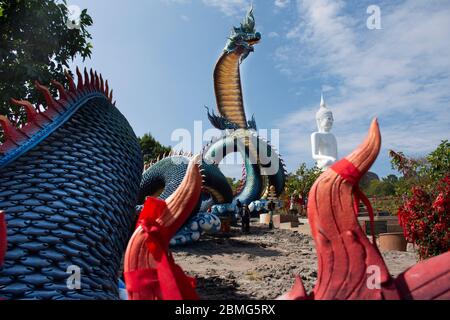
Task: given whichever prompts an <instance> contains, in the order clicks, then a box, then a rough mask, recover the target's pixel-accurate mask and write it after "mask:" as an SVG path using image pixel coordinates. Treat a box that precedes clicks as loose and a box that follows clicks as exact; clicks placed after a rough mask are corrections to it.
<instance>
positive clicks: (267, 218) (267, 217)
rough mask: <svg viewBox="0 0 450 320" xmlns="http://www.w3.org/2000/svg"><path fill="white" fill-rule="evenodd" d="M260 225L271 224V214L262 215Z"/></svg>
mask: <svg viewBox="0 0 450 320" xmlns="http://www.w3.org/2000/svg"><path fill="white" fill-rule="evenodd" d="M259 223H261V224H267V225H268V224H269V223H270V214H267V213H262V214H260V215H259Z"/></svg>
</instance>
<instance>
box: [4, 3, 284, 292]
mask: <svg viewBox="0 0 450 320" xmlns="http://www.w3.org/2000/svg"><path fill="white" fill-rule="evenodd" d="M260 38H261V35H260V34H259V33H258V32H256V31H255V20H254V17H253V13H252V10H250V11H249V13H248V14H247V17H246V19H245V20H244V22H243V23H242V24H241V26H240V27H239V28H234V31H233V34H232V35H231V38H230V39H229V41H228V43H227V46H226V48H225V50H224V52H223V54H222V56H221V57H220V59H219V61H218V63H217V65H216V68H215V71H214V86H215V93H216V97H217V107H218V111H219V113H220V116H217V115H215V114H214V113H212V114H211V113H209V111H208V116H209V119H210V120H211V123H212V124H213V125H214V126H215V127H216V128H218V129H221V130H224V131H223V132H224V134H223V136H222V137H220V138H218V139H216V140H215V141H212V142H211V143H210V144H209V145H207V146H205V148H204V150H203V157H202V164H201V168H202V172H203V187H202V193H201V196H200V199H198V203H197V206H196V208H195V209H194V210H193V212H192V215H191V219H190V220H188V222H187V223H186V224H185V225H184V226H183V227H182V228H181V229H180V230H179V232H178V234H177V235H176V236H175V237H174V238H173V239H172V244H180V243H189V242H192V241H195V240H197V239H198V238H199V237H200V235H201V233H203V232H204V231H217V230H218V229H219V228H220V220H219V219H218V218H217V216H215V215H213V214H210V213H207V211H208V209H209V208H210V207H211V206H213V205H216V206H217V205H219V206H221V205H222V206H226V207H227V208H228V207H230V206H231V207H232V206H233V204H234V203H235V202H236V201H237V200H238V199H239V200H240V202H241V203H244V204H249V203H251V202H252V201H255V200H258V199H260V198H261V197H262V196H263V195H264V193H265V191H266V189H267V187H268V186H274V187H275V190H276V193H277V194H280V193H281V192H282V191H283V188H284V181H285V171H284V166H283V163H282V160H281V159H280V157H279V156H278V154H277V153H276V152H275V150H273V148H272V147H271V145H270V144H269V143H268V142H267V141H265V140H263V139H261V138H260V137H258V136H257V134H256V123H255V120H254V118H252V120H251V121H247V120H246V117H245V112H244V105H243V99H242V90H241V82H240V74H239V72H240V71H239V66H240V63H241V62H242V61H243V60H244V59H245V58H246V57H247V56H248V54H249V53H250V52H252V51H253V45H254V44H256V43H257V42H258V41H259V40H260ZM77 78H78V81H77V84H75V83H74V81H73V79H72V77H71V76H70V75H69V74H67V79H68V88H65V87H64V86H63V85H62V84H60V83H58V82H53V85H54V86H55V87H56V88H57V89H58V92H59V98H58V99H55V98H53V97H52V95H51V94H50V91H49V89H48V88H46V87H44V86H42V85H40V84H39V83H36V88H37V89H38V90H39V91H40V92H41V93H42V95H43V96H44V97H45V101H46V106H47V108H46V109H45V111H42V108H35V107H34V106H33V105H31V104H30V103H29V102H28V101H25V100H20V101H19V100H12V103H14V104H16V105H19V106H21V107H22V108H23V109H24V110H25V112H26V116H27V123H26V124H25V125H23V126H21V127H19V126H17V125H15V124H14V123H12V122H10V120H8V118H7V117H5V116H0V125H1V127H2V129H3V133H4V135H3V136H4V139H3V143H2V144H1V145H0V299H117V298H118V297H119V288H118V281H117V279H118V277H119V275H120V273H121V269H122V265H121V262H122V258H123V255H124V252H125V248H126V246H127V243H128V241H129V239H130V236H131V234H132V233H133V231H134V229H135V226H136V219H137V211H138V210H137V209H139V208H140V205H142V204H143V202H144V200H145V198H146V197H148V196H155V197H159V198H161V199H167V198H168V197H169V196H170V195H171V194H173V193H174V191H175V190H176V189H177V188H178V186H179V185H180V183H181V181H182V180H183V178H184V176H185V175H186V170H187V167H188V161H189V156H186V155H170V156H168V157H166V158H164V159H162V160H160V161H158V162H157V163H155V164H153V165H151V166H150V167H149V168H148V169H147V170H145V171H144V173H143V174H142V172H143V165H144V164H143V158H142V153H141V150H140V147H139V143H138V139H137V137H136V136H135V134H134V132H133V130H132V128H131V126H130V125H129V123H128V122H127V120H126V119H125V117H124V116H123V115H122V114H121V113H120V111H119V110H118V109H117V108H116V107H115V103H113V102H112V101H113V100H112V91H110V89H109V86H108V82H107V81H106V82H104V80H103V77H102V76H101V75H97V73H94V72H92V70H91V71H90V73H89V72H87V71H86V70H84V75H82V74H81V72H80V71H79V70H78V69H77ZM262 151H264V152H262ZM230 152H239V153H240V154H241V155H242V158H243V159H244V162H245V174H244V177H243V183H242V185H241V188H240V189H239V190H238V192H237V193H236V194H233V192H232V190H231V186H230V185H229V184H228V182H227V179H226V178H225V176H224V175H223V174H222V173H221V171H220V170H219V167H218V164H219V163H220V161H221V160H222V159H223V158H224V157H225V156H226V155H227V154H228V153H230ZM136 208H137V209H136ZM219 209H220V208H219ZM218 212H223V210H218ZM227 212H228V211H227ZM3 217H4V220H5V221H3ZM5 225H6V227H5ZM2 230H5V232H2ZM5 233H6V234H5ZM3 238H5V239H6V242H7V245H5V241H4V240H2V239H3ZM3 255H4V257H3ZM74 266H77V267H79V268H80V270H82V275H81V276H82V279H83V280H82V283H81V286H80V288H78V289H77V290H72V288H71V287H70V286H68V283H67V281H68V277H69V276H70V275H71V272H73V270H75V269H74V268H73V267H74ZM75 271H76V270H75ZM74 276H76V274H75V275H74Z"/></svg>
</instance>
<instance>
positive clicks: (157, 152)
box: [138, 133, 171, 162]
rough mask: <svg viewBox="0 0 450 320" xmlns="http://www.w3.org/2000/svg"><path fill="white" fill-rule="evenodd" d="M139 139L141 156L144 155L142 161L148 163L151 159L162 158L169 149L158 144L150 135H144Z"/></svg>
mask: <svg viewBox="0 0 450 320" xmlns="http://www.w3.org/2000/svg"><path fill="white" fill-rule="evenodd" d="M138 139H139V145H140V146H141V150H142V154H143V155H144V161H145V162H148V161H151V160H153V159H156V158H158V156H162V155H164V154H165V153H169V152H170V150H171V148H170V147H166V146H164V145H162V144H161V143H159V142H158V141H157V140H156V139H155V138H153V136H152V135H151V134H150V133H146V134H144V135H143V136H142V137H141V138H138Z"/></svg>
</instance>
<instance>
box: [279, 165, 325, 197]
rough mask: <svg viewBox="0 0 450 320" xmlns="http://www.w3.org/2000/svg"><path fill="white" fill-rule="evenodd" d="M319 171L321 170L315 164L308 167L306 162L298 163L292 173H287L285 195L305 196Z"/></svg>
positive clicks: (319, 173)
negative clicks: (297, 166)
mask: <svg viewBox="0 0 450 320" xmlns="http://www.w3.org/2000/svg"><path fill="white" fill-rule="evenodd" d="M321 173H322V171H321V170H320V169H319V168H318V167H317V166H314V167H312V168H308V167H307V165H306V163H302V164H300V167H299V168H298V169H297V170H296V171H295V172H294V173H291V174H289V175H288V177H287V179H286V187H285V189H286V193H287V195H288V196H291V195H296V196H299V195H300V196H302V198H305V197H307V196H308V193H309V190H311V187H312V186H313V184H314V182H315V181H316V180H317V178H318V177H319V176H320V175H321Z"/></svg>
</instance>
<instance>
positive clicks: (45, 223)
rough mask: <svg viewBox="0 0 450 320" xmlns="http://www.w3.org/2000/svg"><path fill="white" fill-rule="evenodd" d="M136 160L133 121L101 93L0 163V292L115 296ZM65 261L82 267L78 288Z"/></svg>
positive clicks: (135, 186)
mask: <svg viewBox="0 0 450 320" xmlns="http://www.w3.org/2000/svg"><path fill="white" fill-rule="evenodd" d="M142 167H143V160H142V153H141V151H140V148H139V143H138V140H137V138H136V136H135V134H134V132H133V130H132V128H131V127H130V125H129V124H128V122H127V120H126V119H125V117H124V116H123V115H122V114H121V113H120V112H119V110H117V108H115V107H114V106H112V105H111V103H110V102H109V101H108V100H107V99H106V97H105V98H95V99H92V100H89V101H88V102H86V103H85V105H83V106H82V107H81V108H80V109H79V110H78V111H77V112H76V113H75V114H74V115H73V116H72V117H71V118H70V119H69V120H68V121H67V122H66V123H65V124H64V125H62V126H61V127H59V128H58V129H57V130H56V131H55V132H53V133H52V134H51V135H50V136H48V137H47V138H46V139H45V140H43V141H42V142H40V143H39V144H38V145H36V146H35V147H34V148H33V149H31V150H30V151H28V152H27V153H25V154H23V155H21V156H20V157H19V158H18V159H16V160H15V161H14V162H12V163H10V164H9V165H7V166H6V167H3V168H1V169H0V210H4V211H5V213H6V221H7V226H8V228H7V231H8V249H7V253H6V256H5V264H4V265H3V267H2V268H0V299H1V298H3V299H118V298H119V291H118V284H117V278H118V275H119V273H120V268H121V260H122V257H123V254H124V251H125V248H126V245H127V242H128V239H129V237H130V235H131V232H132V231H133V227H134V223H135V220H136V213H135V211H134V207H135V205H136V200H137V194H138V191H139V183H140V180H141V173H142ZM71 265H76V266H78V267H80V268H81V279H80V280H81V289H79V290H74V289H70V288H69V287H68V286H67V279H68V277H69V276H70V274H68V273H66V271H67V268H68V267H69V266H71Z"/></svg>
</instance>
